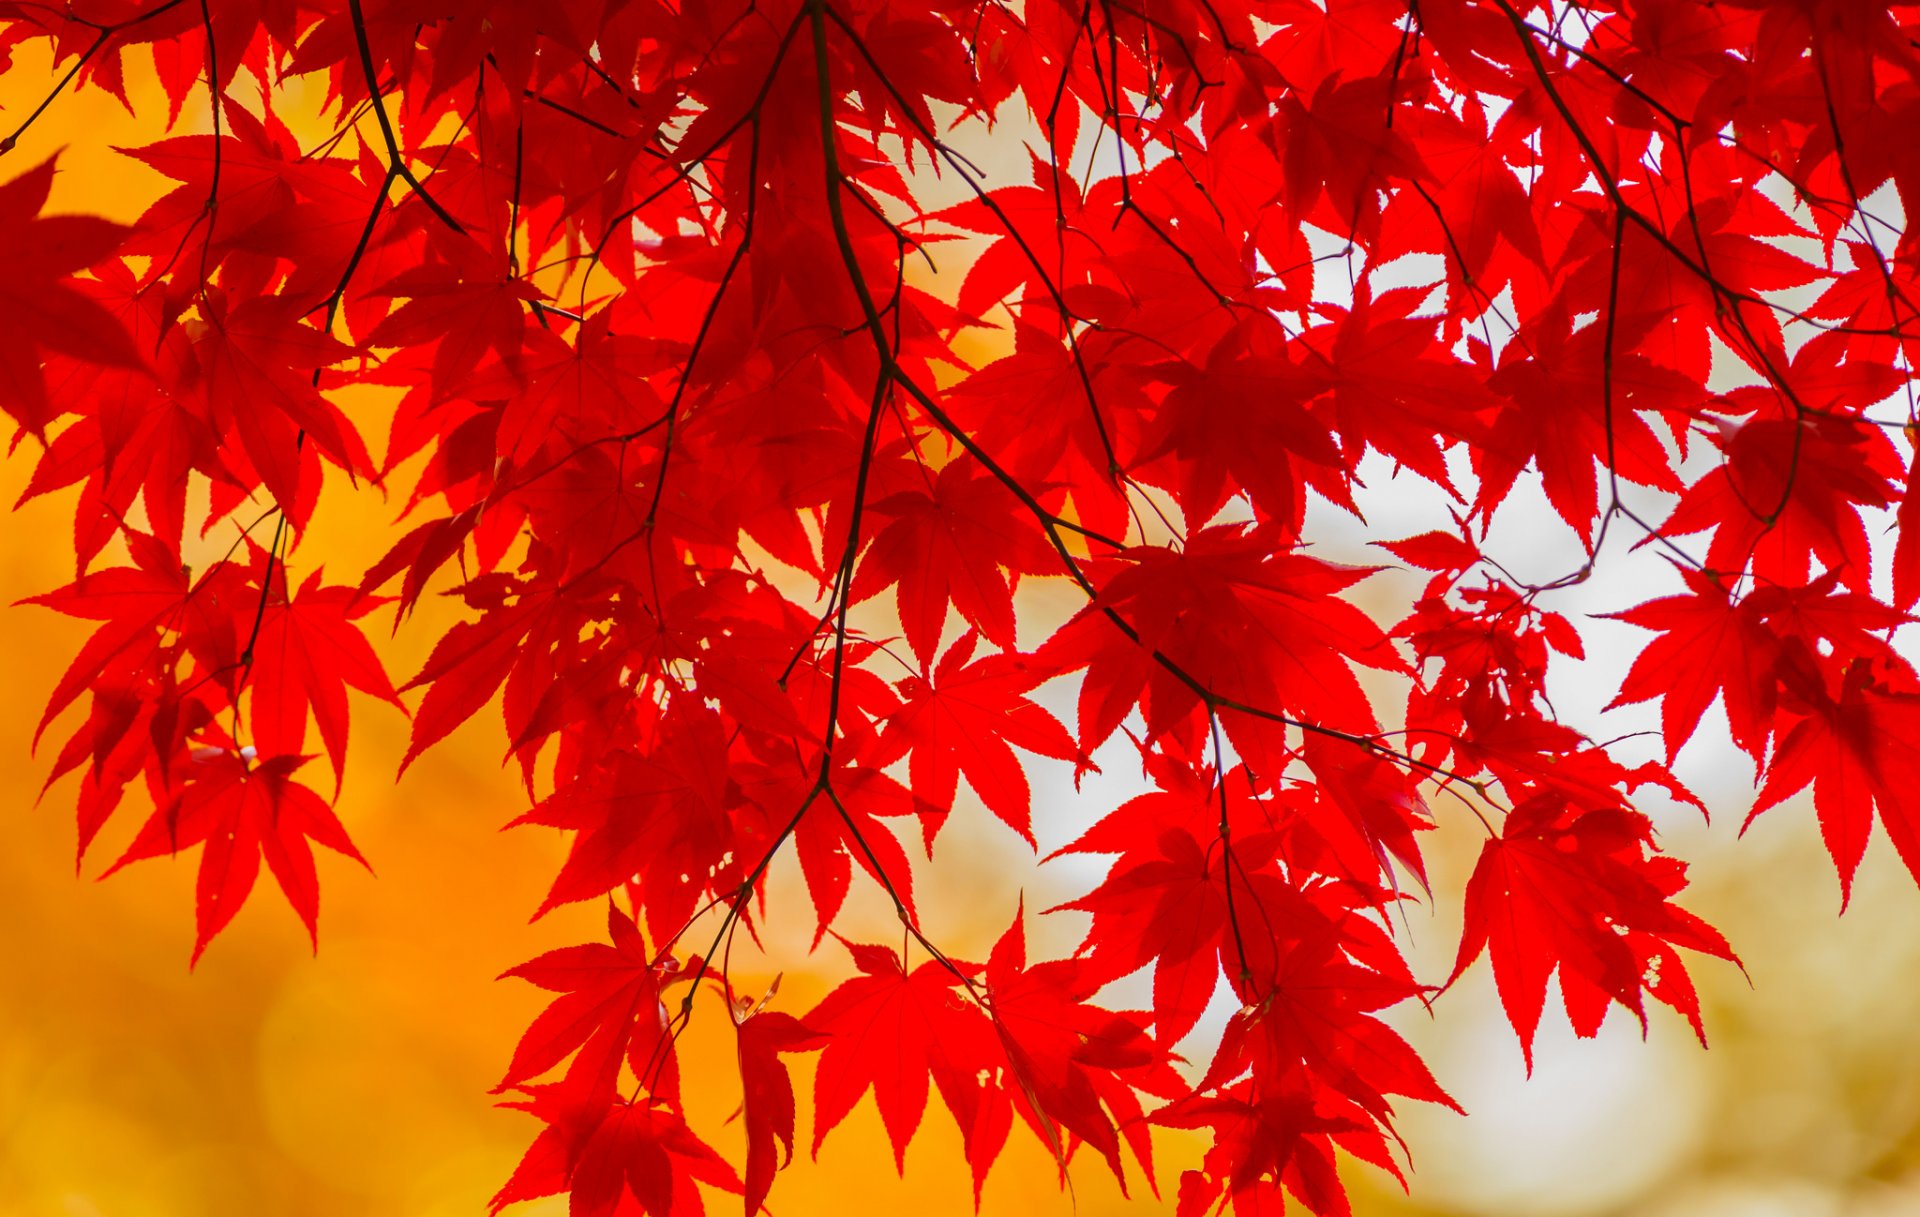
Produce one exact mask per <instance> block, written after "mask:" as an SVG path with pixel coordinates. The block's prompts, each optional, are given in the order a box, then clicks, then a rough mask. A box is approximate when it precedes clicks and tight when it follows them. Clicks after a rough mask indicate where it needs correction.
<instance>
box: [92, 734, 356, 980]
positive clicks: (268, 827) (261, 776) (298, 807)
mask: <svg viewBox="0 0 1920 1217" xmlns="http://www.w3.org/2000/svg"><path fill="white" fill-rule="evenodd" d="M208 751H210V752H211V753H212V755H208V756H197V757H195V758H194V760H193V762H192V768H191V770H190V772H189V774H188V776H187V778H186V780H185V781H184V782H183V783H182V785H181V787H180V789H179V790H178V791H177V792H176V793H175V794H173V795H172V797H170V798H168V799H167V800H166V801H165V802H163V803H162V804H161V805H160V806H159V807H158V808H157V809H155V811H154V813H153V815H152V816H151V817H150V818H149V819H148V820H147V822H146V824H144V825H143V826H142V827H141V829H140V831H139V833H138V834H137V835H136V836H135V837H134V839H133V843H132V844H131V845H129V846H127V851H126V852H125V853H123V854H121V855H120V859H119V861H117V862H115V863H114V864H113V865H112V866H111V867H108V868H107V870H106V872H105V873H104V874H102V875H101V878H103V879H104V878H106V876H107V875H111V874H113V873H114V872H115V871H117V870H119V869H120V868H121V867H123V866H126V865H127V864H128V863H130V862H138V861H140V860H142V859H143V858H157V857H160V856H161V855H163V854H164V855H172V854H177V853H179V852H180V851H181V850H182V849H186V848H190V847H192V846H195V845H199V846H202V847H203V848H202V849H201V851H200V871H199V878H198V880H197V882H196V883H195V887H194V892H195V895H194V939H193V962H194V963H198V962H199V961H200V956H201V954H202V953H203V952H205V951H206V949H207V944H208V943H210V942H212V941H213V936H214V935H215V934H218V933H219V932H220V931H221V930H223V929H225V928H226V927H227V923H228V922H230V921H232V920H233V918H234V914H236V913H238V912H239V911H240V906H241V905H242V904H244V903H245V902H246V899H247V895H248V893H250V892H252V891H253V883H254V880H255V879H256V878H258V877H259V874H260V861H261V859H262V858H265V859H266V863H267V869H268V870H270V871H271V872H273V877H274V879H275V880H276V881H278V883H279V884H280V890H281V891H282V892H284V893H286V897H287V903H288V904H291V905H292V906H293V911H294V912H296V913H298V914H299V915H300V921H301V923H302V924H303V925H305V926H306V927H307V935H308V937H309V938H311V939H312V941H313V944H314V949H315V950H318V949H319V946H320V925H319V921H320V880H319V876H318V874H317V873H316V872H315V869H314V865H313V846H312V845H311V844H310V843H309V842H318V843H320V844H321V845H324V846H326V847H327V848H328V849H331V850H333V851H335V852H337V853H342V854H345V855H346V856H347V857H349V858H352V859H353V860H354V861H355V862H358V863H360V865H362V866H366V865H367V860H366V859H365V858H362V857H361V856H360V851H359V850H357V849H355V848H354V847H353V842H352V841H350V840H348V838H347V830H346V829H345V828H343V827H341V824H340V820H339V818H338V817H336V816H335V815H334V814H333V808H331V807H329V806H327V801H326V800H325V799H323V798H321V797H320V796H319V795H317V794H315V793H314V792H313V791H311V790H309V789H308V788H307V787H305V786H303V785H301V784H300V783H298V782H296V781H294V780H293V776H292V775H293V773H294V771H295V770H297V769H299V768H300V766H302V765H304V764H305V763H306V762H307V761H308V760H309V759H311V758H309V757H304V756H269V757H265V758H263V759H261V760H259V761H257V762H256V761H252V760H251V759H250V758H249V757H247V756H243V755H240V754H236V753H235V752H232V751H230V750H225V749H222V750H218V751H214V750H211V749H209V750H208ZM250 751H251V750H250V749H249V752H250ZM369 869H371V868H369Z"/></svg>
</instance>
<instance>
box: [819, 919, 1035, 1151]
mask: <svg viewBox="0 0 1920 1217" xmlns="http://www.w3.org/2000/svg"><path fill="white" fill-rule="evenodd" d="M844 945H845V946H846V948H847V950H848V951H849V952H850V953H851V954H852V956H853V961H854V963H855V965H856V966H858V967H859V969H860V975H859V976H856V977H854V978H853V979H851V980H848V981H845V982H843V983H842V984H841V985H840V986H839V987H838V988H836V989H834V990H833V991H832V992H831V993H829V994H827V995H826V996H825V997H823V998H821V999H820V1004H819V1005H817V1006H815V1007H814V1008H813V1010H812V1011H811V1012H809V1013H808V1014H807V1016H806V1019H805V1022H806V1024H807V1026H809V1027H812V1028H814V1029H816V1030H817V1031H818V1032H820V1033H821V1034H823V1035H827V1036H830V1037H831V1038H830V1039H829V1040H828V1041H827V1045H826V1047H825V1048H824V1049H822V1050H821V1053H820V1065H819V1070H818V1073H817V1074H816V1076H815V1081H814V1088H813V1094H814V1116H813V1154H814V1157H816V1158H817V1157H819V1156H820V1146H821V1144H822V1142H824V1141H825V1139H826V1136H827V1134H828V1133H829V1132H832V1131H833V1129H834V1127H835V1126H836V1125H838V1124H839V1123H840V1121H842V1120H844V1119H846V1117H847V1113H848V1112H850V1111H852V1110H853V1106H854V1104H855V1103H857V1102H859V1101H860V1098H861V1096H862V1095H864V1094H866V1093H867V1092H868V1091H869V1090H871V1091H872V1092H873V1097H874V1102H875V1103H876V1104H877V1105H878V1106H879V1108H880V1121H881V1123H882V1125H884V1126H885V1128H886V1130H887V1140H888V1142H889V1143H890V1144H891V1145H892V1146H893V1160H894V1165H895V1166H896V1167H897V1168H898V1169H899V1170H900V1171H901V1172H902V1173H903V1174H904V1173H905V1171H906V1163H907V1143H908V1142H909V1141H911V1140H913V1134H914V1130H915V1129H917V1128H918V1127H919V1126H920V1118H921V1116H922V1115H923V1114H924V1113H925V1112H926V1107H927V1092H928V1079H929V1078H931V1079H932V1081H933V1083H934V1084H936V1085H938V1086H939V1088H940V1094H941V1097H942V1098H943V1099H945V1100H946V1103H947V1106H948V1108H949V1109H951V1110H952V1111H953V1113H954V1116H955V1118H956V1119H957V1120H958V1121H959V1123H960V1129H961V1133H962V1135H963V1136H965V1137H966V1138H967V1139H968V1141H969V1152H968V1158H969V1160H973V1159H974V1158H975V1157H976V1155H975V1153H974V1146H973V1145H972V1141H973V1139H974V1138H975V1137H976V1136H979V1135H982V1134H981V1133H980V1131H979V1129H980V1128H981V1127H982V1125H980V1124H978V1123H976V1118H975V1117H976V1109H977V1107H978V1105H979V1104H980V1103H981V1102H983V1101H985V1099H984V1097H983V1094H982V1088H981V1084H980V1082H979V1081H978V1080H977V1075H978V1072H979V1071H980V1070H981V1069H983V1068H986V1069H991V1068H992V1067H993V1065H994V1064H995V1063H996V1058H997V1057H998V1056H999V1053H998V1051H997V1046H996V1044H995V1041H994V1034H993V1030H992V1027H991V1024H990V1023H989V1022H988V1020H987V1018H986V1016H985V1015H984V1014H982V1013H981V1011H980V1009H979V1007H978V1006H976V1005H974V1004H973V1003H972V1002H971V1001H969V1000H968V999H966V998H965V997H963V996H962V995H961V992H960V989H961V981H962V978H961V976H959V975H956V974H955V973H954V971H953V970H952V969H950V968H949V967H948V966H947V965H946V964H945V963H942V962H940V961H938V960H928V961H927V962H925V963H922V964H920V965H919V966H917V967H915V968H914V969H913V970H912V971H908V970H907V967H906V964H905V962H904V961H903V960H902V959H901V958H900V956H899V954H898V953H896V952H895V951H893V950H892V949H891V948H888V947H881V946H870V945H865V944H859V943H845V944H844ZM989 1127H990V1126H989ZM1000 1135H1001V1136H1002V1137H1004V1136H1005V1130H1004V1127H1003V1128H1002V1129H1001V1133H1000ZM997 1151H998V1145H995V1146H994V1147H993V1148H992V1150H989V1151H987V1153H986V1157H987V1159H988V1160H989V1161H991V1159H992V1157H993V1156H994V1155H995V1154H996V1153H997Z"/></svg>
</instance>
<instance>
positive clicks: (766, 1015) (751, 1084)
mask: <svg viewBox="0 0 1920 1217" xmlns="http://www.w3.org/2000/svg"><path fill="white" fill-rule="evenodd" d="M768 996H769V997H771V996H772V993H771V992H769V993H768ZM737 1000H741V1001H744V999H737ZM761 1005H762V1006H764V1005H765V999H762V1001H761ZM734 1033H735V1036H736V1040H737V1051H738V1053H739V1058H740V1085H741V1088H742V1090H743V1092H744V1093H743V1094H742V1097H741V1100H740V1109H741V1112H742V1114H743V1116H744V1118H745V1121H746V1126H747V1166H746V1172H745V1173H746V1189H745V1199H746V1212H747V1217H753V1214H755V1213H757V1212H759V1211H760V1209H761V1206H762V1205H764V1204H765V1203H766V1199H767V1191H768V1189H769V1188H771V1187H772V1186H773V1176H774V1172H776V1171H777V1170H779V1169H780V1168H781V1167H782V1166H784V1165H786V1164H787V1163H789V1162H791V1161H793V1118H794V1103H793V1079H792V1078H791V1077H789V1076H788V1074H787V1067H786V1066H785V1065H783V1064H781V1062H780V1054H781V1053H783V1052H811V1051H814V1050H815V1049H817V1048H819V1047H820V1046H821V1044H822V1043H824V1042H825V1040H826V1038H827V1037H826V1036H824V1035H822V1034H821V1033H819V1032H817V1031H814V1030H813V1029H812V1028H810V1027H808V1026H807V1025H806V1024H805V1023H803V1022H801V1021H800V1020H799V1019H797V1018H795V1017H793V1015H791V1014H782V1013H781V1012H779V1011H777V1010H764V1009H756V1010H752V1011H751V1012H749V1013H748V1014H747V1015H746V1016H745V1017H740V1016H739V1015H736V1016H735V1019H734ZM776 1142H777V1143H778V1145H779V1147H780V1149H782V1150H784V1151H785V1153H784V1156H783V1157H781V1158H780V1159H779V1160H778V1161H776V1160H775V1153H776V1151H775V1144H776Z"/></svg>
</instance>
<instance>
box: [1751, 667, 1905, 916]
mask: <svg viewBox="0 0 1920 1217" xmlns="http://www.w3.org/2000/svg"><path fill="white" fill-rule="evenodd" d="M1814 696H1815V700H1814V701H1813V702H1812V703H1811V704H1806V703H1804V702H1803V703H1802V706H1801V708H1803V709H1805V710H1806V711H1807V713H1806V714H1805V715H1804V717H1801V718H1799V719H1798V721H1796V722H1795V723H1794V724H1793V726H1792V727H1791V728H1790V729H1788V730H1787V731H1786V732H1785V735H1784V738H1783V739H1782V740H1781V741H1780V744H1779V747H1778V748H1777V750H1776V752H1775V755H1774V758H1773V763H1772V764H1771V765H1770V766H1769V767H1768V770H1767V781H1766V785H1764V786H1763V787H1762V788H1761V790H1760V794H1759V797H1758V798H1757V799H1755V801H1754V805H1753V810H1752V811H1751V812H1750V813H1748V815H1747V820H1746V823H1747V824H1752V823H1753V820H1754V817H1756V816H1758V815H1759V814H1760V813H1761V812H1763V811H1765V810H1767V809H1768V808H1770V807H1775V806H1778V805H1779V804H1780V803H1781V802H1783V801H1784V800H1785V799H1787V798H1788V797H1789V796H1791V795H1793V794H1796V793H1798V792H1799V791H1801V790H1804V789H1805V788H1806V787H1807V785H1808V783H1812V785H1813V806H1814V811H1815V813H1816V814H1817V815H1818V816H1819V820H1820V836H1821V838H1822V839H1823V841H1824V842H1825V843H1826V847H1827V852H1828V853H1829V854H1830V855H1831V856H1832V858H1833V866H1834V870H1835V871H1836V872H1837V873H1838V875H1839V878H1840V901H1841V907H1842V908H1844V907H1845V906H1846V904H1847V902H1848V901H1849V900H1850V899H1851V898H1852V895H1853V876H1854V871H1855V870H1856V869H1858V867H1859V865H1860V858H1861V856H1862V855H1863V854H1865V852H1866V848H1867V837H1868V835H1869V834H1870V833H1871V832H1872V830H1873V813H1874V812H1875V811H1878V812H1879V815H1880V824H1881V826H1882V827H1883V828H1885V829H1886V831H1887V836H1888V837H1890V838H1891V839H1892V841H1893V845H1894V848H1895V849H1896V850H1897V851H1898V852H1899V854H1900V858H1901V860H1902V861H1903V862H1905V863H1906V864H1907V869H1908V870H1910V871H1913V872H1914V873H1915V875H1916V876H1920V806H1916V805H1915V803H1914V795H1913V792H1914V790H1915V784H1914V779H1915V764H1916V761H1920V754H1916V752H1915V748H1914V741H1915V740H1916V739H1920V735H1916V730H1920V717H1917V716H1920V694H1916V693H1914V692H1912V691H1910V690H1906V689H1892V688H1889V687H1887V686H1886V685H1885V684H1884V683H1882V682H1881V681H1880V680H1878V679H1876V678H1875V674H1874V670H1873V665H1872V664H1871V663H1870V662H1869V661H1867V660H1864V659H1854V660H1852V661H1851V662H1849V663H1848V664H1847V667H1846V669H1845V674H1844V676H1843V678H1842V685H1841V689H1840V693H1839V696H1838V697H1829V696H1827V695H1826V693H1825V690H1819V691H1817V692H1816V693H1815V695H1814ZM1743 827H1744V825H1743Z"/></svg>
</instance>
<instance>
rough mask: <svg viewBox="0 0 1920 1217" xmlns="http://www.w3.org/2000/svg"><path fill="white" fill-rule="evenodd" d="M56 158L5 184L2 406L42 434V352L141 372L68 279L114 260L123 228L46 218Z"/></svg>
mask: <svg viewBox="0 0 1920 1217" xmlns="http://www.w3.org/2000/svg"><path fill="white" fill-rule="evenodd" d="M56 159H57V158H55V157H48V158H47V159H46V160H45V161H42V162H41V163H40V164H39V165H37V166H35V167H34V168H32V169H29V170H27V171H26V172H25V173H22V174H20V175H19V176H17V177H15V178H12V179H11V180H9V181H8V182H6V183H5V184H4V185H0V232H4V233H5V234H6V237H5V239H4V242H5V243H4V245H0V252H3V253H4V255H5V258H6V263H7V268H8V269H7V282H6V286H5V288H3V289H0V334H4V335H5V336H4V337H0V406H4V408H5V409H6V411H7V413H9V414H11V415H12V416H13V418H14V420H15V421H16V422H18V423H19V424H20V425H21V426H22V427H25V428H26V429H27V430H29V431H31V432H33V433H34V434H35V435H43V434H44V432H45V429H46V425H47V423H48V422H49V421H51V420H50V419H49V417H48V415H47V386H46V382H45V380H44V378H43V376H42V373H41V366H40V365H41V357H42V353H43V352H59V353H61V354H65V355H71V356H74V357H77V358H81V359H85V360H88V361H90V362H93V363H104V364H109V365H118V366H122V367H137V366H139V364H140V356H139V353H138V352H137V351H136V350H135V349H134V346H133V343H132V341H131V340H129V338H128V337H127V332H126V330H125V329H124V328H122V327H121V325H120V323H119V322H118V321H116V320H115V319H114V317H113V314H112V313H110V312H108V311H107V310H106V309H105V308H103V307H101V305H100V304H99V302H98V301H96V300H94V299H92V298H91V297H90V296H88V295H87V294H86V293H85V292H83V291H81V290H79V289H77V288H76V287H75V286H74V285H73V284H72V283H71V282H70V281H68V277H69V276H71V275H72V274H73V273H74V272H76V271H81V270H85V269H87V268H88V267H91V266H93V265H95V264H96V263H99V262H103V261H105V260H106V259H108V258H109V257H111V256H113V253H114V251H115V249H116V248H117V247H118V245H119V244H120V241H121V238H122V237H123V236H124V235H125V233H126V231H127V230H126V229H125V228H122V227H121V226H120V225H118V224H113V223H109V222H108V221H106V220H103V219H100V218H99V217H97V216H81V215H59V216H43V215H41V214H40V210H41V208H43V207H45V206H46V203H47V195H48V194H49V193H50V192H51V190H52V188H53V175H54V170H55V161H56Z"/></svg>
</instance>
